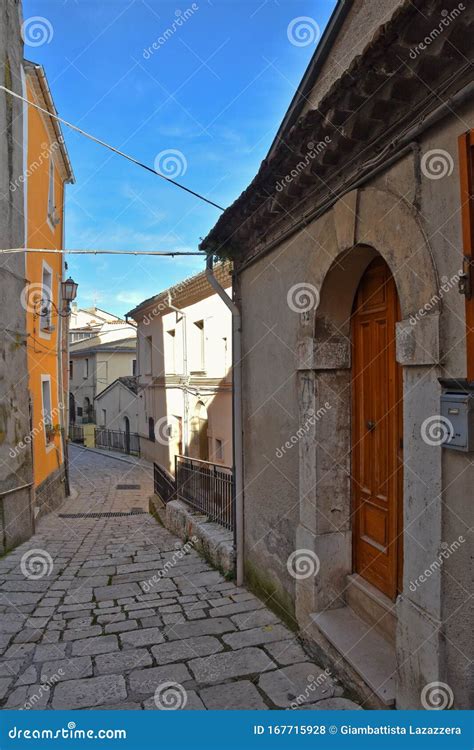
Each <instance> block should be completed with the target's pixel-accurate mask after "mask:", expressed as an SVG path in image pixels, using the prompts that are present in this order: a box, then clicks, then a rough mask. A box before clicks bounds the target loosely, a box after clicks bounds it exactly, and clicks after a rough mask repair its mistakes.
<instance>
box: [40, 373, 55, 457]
mask: <svg viewBox="0 0 474 750" xmlns="http://www.w3.org/2000/svg"><path fill="white" fill-rule="evenodd" d="M41 395H42V401H43V424H44V435H45V442H46V445H48V444H49V443H50V442H51V438H52V429H53V417H52V414H51V381H50V379H49V377H48V376H47V375H43V376H42V378H41Z"/></svg>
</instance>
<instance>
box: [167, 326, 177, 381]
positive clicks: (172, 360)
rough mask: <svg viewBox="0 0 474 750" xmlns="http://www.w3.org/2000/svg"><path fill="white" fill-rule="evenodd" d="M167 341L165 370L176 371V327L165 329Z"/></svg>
mask: <svg viewBox="0 0 474 750" xmlns="http://www.w3.org/2000/svg"><path fill="white" fill-rule="evenodd" d="M166 333H167V337H166V340H167V343H168V347H167V349H168V358H167V359H168V361H167V362H166V363H165V370H166V372H172V373H175V372H176V329H175V328H172V329H171V330H169V331H167V332H166Z"/></svg>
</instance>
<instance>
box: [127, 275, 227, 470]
mask: <svg viewBox="0 0 474 750" xmlns="http://www.w3.org/2000/svg"><path fill="white" fill-rule="evenodd" d="M217 274H218V277H219V279H220V281H221V284H222V285H223V286H224V287H225V288H226V289H227V290H228V291H229V293H230V292H231V277H230V270H229V265H228V264H225V265H220V266H218V267H217ZM128 317H131V318H133V319H134V320H135V321H136V322H137V324H138V394H139V399H138V403H139V412H138V413H139V416H138V431H139V434H140V446H141V454H142V455H143V456H144V457H145V458H148V459H149V460H151V461H156V462H157V463H159V464H160V465H161V466H162V467H164V468H165V469H167V470H168V471H171V472H172V471H174V457H175V455H178V454H179V455H187V456H192V457H194V458H199V459H201V460H204V461H211V462H213V463H218V464H223V465H226V466H231V465H232V379H231V374H230V371H229V370H230V365H231V357H232V354H231V351H232V342H231V331H232V324H231V315H230V312H229V311H228V309H227V308H226V306H225V305H224V303H223V302H222V300H221V299H219V297H218V296H217V295H216V294H215V293H214V292H213V290H212V288H211V286H210V285H209V283H208V282H207V280H206V277H205V273H200V274H197V275H196V276H193V277H192V278H189V279H185V280H184V281H182V282H180V283H179V284H178V285H177V286H175V287H172V288H170V289H167V290H165V291H164V292H161V293H160V294H158V295H156V296H155V297H152V298H151V299H148V300H145V301H144V302H142V303H141V304H140V305H138V306H137V307H136V308H135V309H134V310H132V311H131V312H129V313H128V315H127V318H128Z"/></svg>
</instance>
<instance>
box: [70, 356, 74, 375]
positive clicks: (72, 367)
mask: <svg viewBox="0 0 474 750" xmlns="http://www.w3.org/2000/svg"><path fill="white" fill-rule="evenodd" d="M69 377H70V378H71V380H72V379H73V377H74V365H73V361H72V359H70V360H69Z"/></svg>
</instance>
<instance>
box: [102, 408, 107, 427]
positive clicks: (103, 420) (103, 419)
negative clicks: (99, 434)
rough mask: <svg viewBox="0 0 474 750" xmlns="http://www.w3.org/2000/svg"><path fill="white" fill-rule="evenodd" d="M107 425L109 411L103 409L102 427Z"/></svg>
mask: <svg viewBox="0 0 474 750" xmlns="http://www.w3.org/2000/svg"><path fill="white" fill-rule="evenodd" d="M106 425H107V409H102V427H105V426H106Z"/></svg>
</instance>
